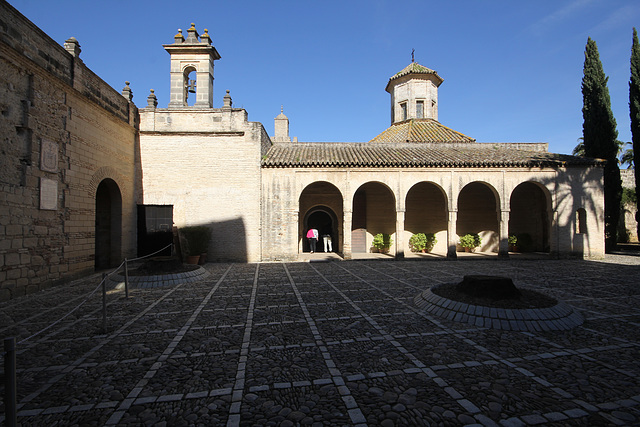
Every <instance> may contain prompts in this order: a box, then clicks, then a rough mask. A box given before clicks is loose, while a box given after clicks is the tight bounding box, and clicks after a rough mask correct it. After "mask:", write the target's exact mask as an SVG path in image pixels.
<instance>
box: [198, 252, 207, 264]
mask: <svg viewBox="0 0 640 427" xmlns="http://www.w3.org/2000/svg"><path fill="white" fill-rule="evenodd" d="M206 263H207V253H206V252H205V253H203V254H200V260H199V261H198V265H205V264H206Z"/></svg>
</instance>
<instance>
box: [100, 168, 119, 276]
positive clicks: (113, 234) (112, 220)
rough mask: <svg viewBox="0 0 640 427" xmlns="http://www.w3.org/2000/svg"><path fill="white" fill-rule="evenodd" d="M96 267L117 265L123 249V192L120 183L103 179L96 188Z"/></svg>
mask: <svg viewBox="0 0 640 427" xmlns="http://www.w3.org/2000/svg"><path fill="white" fill-rule="evenodd" d="M95 201H96V205H95V206H96V214H95V256H94V259H95V268H96V270H100V269H104V268H109V267H115V266H117V265H118V264H119V263H120V258H121V250H122V193H121V192H120V188H119V187H118V184H117V183H116V182H115V181H114V180H112V179H110V178H105V179H103V180H102V181H101V182H100V184H98V187H97V189H96V193H95Z"/></svg>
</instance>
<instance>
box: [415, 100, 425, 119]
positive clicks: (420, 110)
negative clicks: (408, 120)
mask: <svg viewBox="0 0 640 427" xmlns="http://www.w3.org/2000/svg"><path fill="white" fill-rule="evenodd" d="M416 118H418V119H423V118H424V101H416Z"/></svg>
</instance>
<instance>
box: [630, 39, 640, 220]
mask: <svg viewBox="0 0 640 427" xmlns="http://www.w3.org/2000/svg"><path fill="white" fill-rule="evenodd" d="M629 115H630V118H631V143H632V145H633V164H634V166H635V165H639V164H640V163H638V162H640V43H638V32H637V31H636V29H635V28H634V29H633V41H632V43H631V79H630V80H629ZM635 175H636V191H637V189H638V186H640V173H637V172H636V174H635ZM636 202H637V201H636ZM637 207H638V211H640V202H637ZM638 219H640V215H637V214H636V220H638ZM638 222H639V223H640V221H638ZM638 231H639V232H640V224H639V225H638Z"/></svg>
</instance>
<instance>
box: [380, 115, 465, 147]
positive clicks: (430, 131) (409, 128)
mask: <svg viewBox="0 0 640 427" xmlns="http://www.w3.org/2000/svg"><path fill="white" fill-rule="evenodd" d="M369 142H370V143H398V142H412V143H473V142H476V140H475V139H473V138H471V137H469V136H466V135H464V134H462V133H460V132H457V131H455V130H453V129H450V128H448V127H446V126H444V125H442V124H440V122H438V121H437V120H433V119H410V120H405V121H403V122H398V123H394V124H393V125H391V127H389V128H388V129H387V130H385V131H384V132H382V133H381V134H380V135H378V136H376V137H375V138H373V139H372V140H371V141H369Z"/></svg>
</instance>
